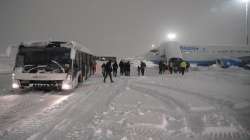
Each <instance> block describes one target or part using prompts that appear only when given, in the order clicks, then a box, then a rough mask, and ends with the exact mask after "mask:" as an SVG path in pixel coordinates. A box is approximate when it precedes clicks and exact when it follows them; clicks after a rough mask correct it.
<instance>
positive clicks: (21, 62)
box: [12, 41, 94, 90]
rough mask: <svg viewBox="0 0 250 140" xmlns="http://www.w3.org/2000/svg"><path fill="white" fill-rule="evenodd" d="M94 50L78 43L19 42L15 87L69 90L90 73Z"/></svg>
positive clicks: (13, 85) (13, 78)
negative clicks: (91, 50) (92, 51)
mask: <svg viewBox="0 0 250 140" xmlns="http://www.w3.org/2000/svg"><path fill="white" fill-rule="evenodd" d="M93 61H94V56H93V53H91V52H90V51H89V50H88V49H87V48H86V47H84V46H82V45H80V44H79V43H77V42H73V41H71V42H60V41H52V42H32V43H21V44H20V45H18V49H17V53H16V61H15V66H14V69H13V73H12V88H13V89H23V88H26V87H34V88H40V89H43V88H56V89H59V90H70V89H74V88H75V87H77V85H78V83H80V82H83V80H85V79H87V78H88V77H89V76H90V75H91V64H92V62H93Z"/></svg>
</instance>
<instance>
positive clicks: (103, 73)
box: [102, 63, 106, 77]
mask: <svg viewBox="0 0 250 140" xmlns="http://www.w3.org/2000/svg"><path fill="white" fill-rule="evenodd" d="M105 66H106V64H105V63H103V64H102V76H103V77H105V75H106V72H105Z"/></svg>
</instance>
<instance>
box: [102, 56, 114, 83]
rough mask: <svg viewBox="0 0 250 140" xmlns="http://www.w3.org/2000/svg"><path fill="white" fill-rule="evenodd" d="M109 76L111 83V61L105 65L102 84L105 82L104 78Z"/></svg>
mask: <svg viewBox="0 0 250 140" xmlns="http://www.w3.org/2000/svg"><path fill="white" fill-rule="evenodd" d="M108 76H109V78H110V82H111V83H113V82H114V81H113V79H112V64H111V60H109V61H108V62H107V64H106V65H105V77H104V83H105V82H106V78H107V77H108Z"/></svg>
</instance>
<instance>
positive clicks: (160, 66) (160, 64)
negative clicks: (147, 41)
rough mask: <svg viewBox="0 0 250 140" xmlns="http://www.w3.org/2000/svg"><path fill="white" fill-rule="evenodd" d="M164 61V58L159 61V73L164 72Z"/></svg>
mask: <svg viewBox="0 0 250 140" xmlns="http://www.w3.org/2000/svg"><path fill="white" fill-rule="evenodd" d="M163 67H164V66H163V61H162V60H160V62H159V74H162V73H163Z"/></svg>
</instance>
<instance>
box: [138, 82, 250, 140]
mask: <svg viewBox="0 0 250 140" xmlns="http://www.w3.org/2000/svg"><path fill="white" fill-rule="evenodd" d="M135 83H137V84H139V85H142V86H143V88H145V85H148V86H153V87H160V88H163V89H168V90H172V91H175V92H178V93H181V94H184V96H187V95H191V96H194V97H198V98H199V99H201V100H204V101H205V102H207V103H208V104H210V105H213V106H215V107H216V109H217V111H222V112H223V114H224V116H226V117H227V118H228V119H229V120H230V121H231V122H232V123H233V124H235V125H239V120H238V121H237V120H236V119H237V115H238V114H237V112H235V110H233V109H232V108H231V106H232V105H231V104H229V103H228V102H227V101H223V100H221V99H216V98H214V97H210V96H207V95H203V94H200V93H196V92H192V91H187V90H184V89H179V88H175V87H171V86H168V85H160V84H155V83H154V84H152V83H147V82H140V81H136V82H135ZM147 90H151V92H152V91H155V90H152V89H147ZM156 93H157V92H156ZM169 96H171V95H169ZM187 113H188V112H187ZM189 114H191V116H189V117H188V118H189V119H191V122H195V121H197V120H200V119H199V116H197V115H195V114H194V113H192V112H190V111H189ZM232 115H233V116H234V117H231V116H232ZM200 121H201V120H200ZM202 123H203V122H200V123H199V124H200V125H201V126H200V127H198V128H199V129H197V128H195V127H197V124H195V125H194V126H193V127H194V128H195V129H196V130H199V131H198V132H199V133H200V132H202V131H201V130H204V128H202V126H203V125H202ZM240 124H242V123H240ZM236 127H237V130H236V129H234V127H233V128H229V127H227V128H226V127H225V128H223V127H221V129H220V128H218V129H213V130H214V131H209V132H207V133H205V134H204V135H205V136H206V137H207V135H208V137H213V138H221V139H222V138H224V137H225V138H229V137H231V138H232V137H236V138H238V139H241V138H250V133H249V132H248V131H247V130H245V129H243V128H241V126H236ZM191 128H192V126H191ZM208 129H209V128H208ZM223 129H224V130H225V129H228V130H230V131H227V132H224V130H223ZM215 130H219V131H215ZM204 131H207V130H206V129H205V130H204ZM221 136H223V137H221Z"/></svg>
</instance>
